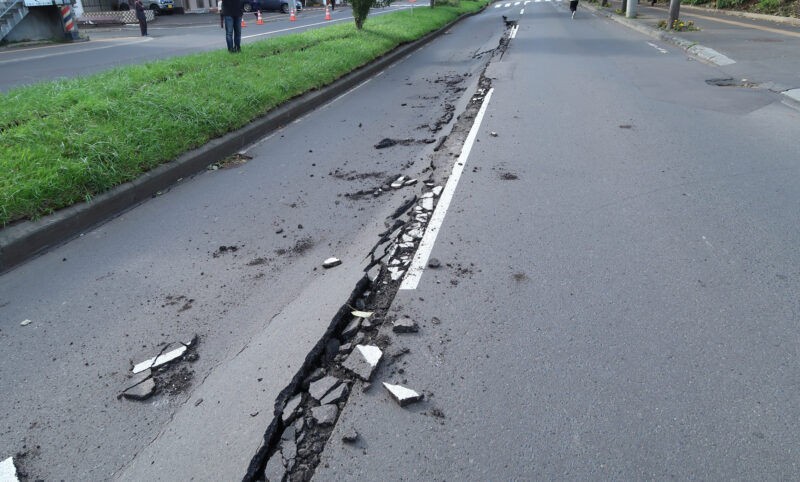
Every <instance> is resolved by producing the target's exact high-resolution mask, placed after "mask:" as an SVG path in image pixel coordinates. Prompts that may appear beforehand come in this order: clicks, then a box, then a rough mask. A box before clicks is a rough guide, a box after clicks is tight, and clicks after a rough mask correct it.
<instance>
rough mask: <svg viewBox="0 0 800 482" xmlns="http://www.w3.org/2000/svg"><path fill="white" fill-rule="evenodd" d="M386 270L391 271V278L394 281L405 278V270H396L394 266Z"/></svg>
mask: <svg viewBox="0 0 800 482" xmlns="http://www.w3.org/2000/svg"><path fill="white" fill-rule="evenodd" d="M386 269H387V270H388V271H389V275H390V276H391V278H392V281H397V280H399V279H400V278H401V277H402V276H403V273H405V271H404V270H402V269H400V268H396V267H394V266H390V267H388V268H386Z"/></svg>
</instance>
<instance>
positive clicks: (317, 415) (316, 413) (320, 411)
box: [311, 405, 339, 427]
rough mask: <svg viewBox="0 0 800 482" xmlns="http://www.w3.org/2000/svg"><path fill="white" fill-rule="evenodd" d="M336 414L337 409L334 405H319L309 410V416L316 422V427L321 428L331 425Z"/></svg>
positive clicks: (334, 420) (337, 412)
mask: <svg viewBox="0 0 800 482" xmlns="http://www.w3.org/2000/svg"><path fill="white" fill-rule="evenodd" d="M338 414H339V408H338V407H337V406H336V405H321V406H319V407H314V408H312V409H311V416H312V417H313V418H314V421H315V422H317V425H319V426H321V427H326V426H328V425H333V424H334V423H335V422H336V416H337V415H338Z"/></svg>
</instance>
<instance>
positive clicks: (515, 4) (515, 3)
mask: <svg viewBox="0 0 800 482" xmlns="http://www.w3.org/2000/svg"><path fill="white" fill-rule="evenodd" d="M520 3H522V2H514V6H515V7H516V6H517V5H519V4H520Z"/></svg>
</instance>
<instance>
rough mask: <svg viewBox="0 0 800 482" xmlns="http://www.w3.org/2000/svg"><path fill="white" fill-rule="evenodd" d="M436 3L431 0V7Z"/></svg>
mask: <svg viewBox="0 0 800 482" xmlns="http://www.w3.org/2000/svg"><path fill="white" fill-rule="evenodd" d="M434 3H436V2H435V1H434V0H431V8H433V4H434Z"/></svg>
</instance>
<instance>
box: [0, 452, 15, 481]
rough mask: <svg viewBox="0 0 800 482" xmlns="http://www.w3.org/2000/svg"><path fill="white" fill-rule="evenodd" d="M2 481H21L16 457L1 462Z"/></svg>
mask: <svg viewBox="0 0 800 482" xmlns="http://www.w3.org/2000/svg"><path fill="white" fill-rule="evenodd" d="M0 482H19V479H18V478H17V468H16V467H15V466H14V457H9V458H7V459H5V460H4V461H2V462H0Z"/></svg>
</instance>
